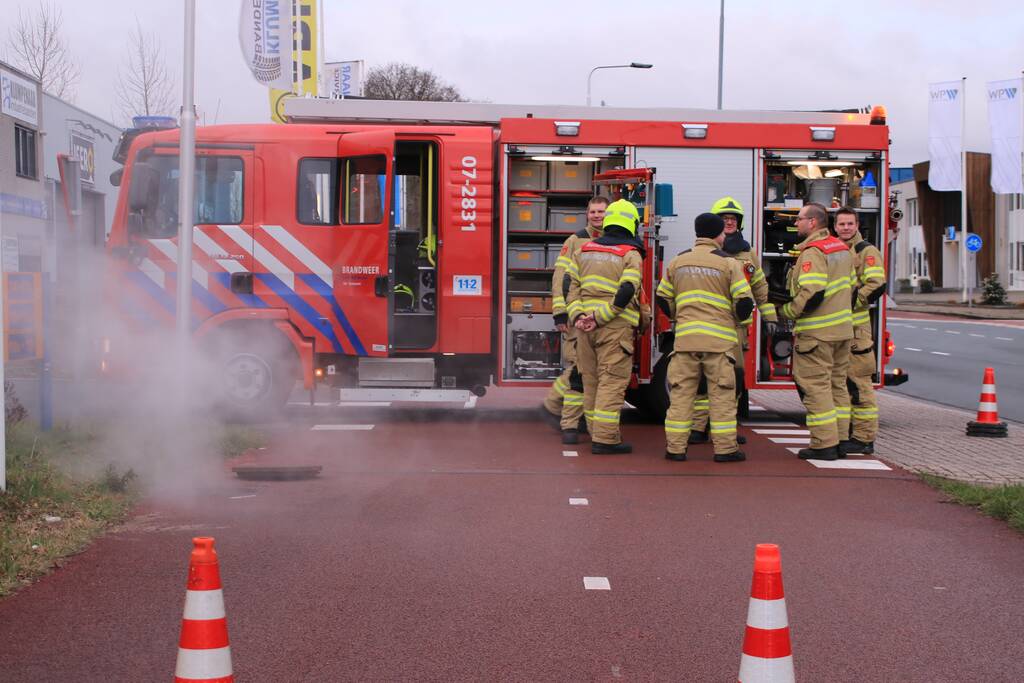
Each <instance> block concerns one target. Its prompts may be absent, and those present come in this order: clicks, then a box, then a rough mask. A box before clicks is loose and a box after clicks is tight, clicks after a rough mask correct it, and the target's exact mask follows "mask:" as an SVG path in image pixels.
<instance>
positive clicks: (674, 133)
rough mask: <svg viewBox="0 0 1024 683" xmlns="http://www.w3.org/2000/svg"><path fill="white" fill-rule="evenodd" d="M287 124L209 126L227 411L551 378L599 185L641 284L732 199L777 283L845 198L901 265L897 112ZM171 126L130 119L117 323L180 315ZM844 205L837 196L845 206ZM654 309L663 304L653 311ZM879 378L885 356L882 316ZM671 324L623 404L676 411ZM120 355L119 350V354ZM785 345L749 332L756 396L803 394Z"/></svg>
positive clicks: (657, 336)
mask: <svg viewBox="0 0 1024 683" xmlns="http://www.w3.org/2000/svg"><path fill="white" fill-rule="evenodd" d="M286 113H287V115H288V119H289V123H288V124H286V125H274V124H266V125H262V124H254V125H224V126H210V127H203V128H200V129H199V130H198V133H197V155H198V159H197V166H196V182H197V184H196V209H195V216H194V218H195V227H194V231H193V259H194V261H193V268H192V277H193V286H192V293H193V297H192V301H191V304H190V305H191V312H192V321H193V327H194V330H195V338H196V340H197V342H198V343H199V344H200V345H201V346H203V347H205V348H209V349H211V350H213V352H214V354H215V357H216V359H217V362H218V363H219V364H220V371H219V372H220V375H221V376H222V377H223V380H222V382H221V384H222V386H221V391H222V392H223V394H224V397H225V399H226V400H227V401H228V402H229V403H230V405H233V406H235V407H236V408H238V409H239V410H244V411H260V410H264V409H266V408H268V407H273V406H276V405H278V404H280V403H281V402H282V401H283V400H284V399H285V397H286V396H287V395H288V393H289V392H290V391H291V390H292V389H293V387H294V384H295V380H296V379H301V380H302V382H303V383H304V385H305V386H306V387H307V388H313V387H314V386H315V385H316V384H317V383H318V382H329V383H330V384H332V385H334V386H337V387H341V388H342V390H343V391H348V392H351V391H352V390H355V389H361V390H365V392H364V395H374V394H376V395H377V396H380V395H381V394H382V393H386V394H387V396H388V397H389V398H391V399H398V398H399V396H400V395H401V394H402V393H403V392H406V393H408V392H410V391H412V392H414V393H415V395H416V396H417V397H418V398H419V399H421V400H422V399H427V398H431V397H433V396H434V395H436V394H441V392H448V393H447V394H446V395H449V396H450V392H452V391H459V392H464V393H465V394H466V395H467V396H468V394H469V392H472V393H474V394H476V395H482V394H483V393H484V391H485V390H486V387H488V386H489V385H492V384H497V385H502V386H512V385H515V386H537V385H542V384H547V383H550V381H551V380H552V379H553V378H554V377H556V376H557V375H558V373H559V371H560V367H561V350H560V344H559V335H558V333H557V332H556V331H555V330H554V328H553V323H552V318H551V315H550V307H551V301H550V296H549V292H550V281H551V270H552V266H553V263H554V260H555V258H556V257H557V255H558V252H559V248H560V246H561V243H562V241H563V240H564V239H565V238H566V236H567V235H569V234H571V233H573V232H575V231H577V230H579V229H581V228H583V227H584V226H585V225H586V217H585V215H586V205H587V201H588V199H589V198H590V197H591V196H592V195H593V194H595V193H599V194H605V195H607V196H610V197H612V198H613V199H614V198H619V197H626V198H628V199H630V200H632V201H633V202H635V203H636V204H637V206H638V207H639V208H640V209H641V215H642V216H643V225H642V227H641V232H640V234H641V236H642V238H643V239H644V241H645V242H646V244H647V247H648V249H647V253H648V257H647V260H646V261H645V265H644V275H643V287H644V289H645V291H646V292H647V293H652V292H654V290H655V289H656V286H657V283H658V279H659V277H660V274H661V272H662V267H663V264H664V263H665V262H666V261H667V260H668V259H671V258H672V257H673V256H674V255H675V254H677V253H678V252H680V251H683V250H684V249H687V248H689V246H690V245H691V244H692V243H693V239H694V236H693V230H692V225H693V218H694V217H695V216H696V215H697V214H698V213H701V212H704V211H706V210H708V208H709V207H710V206H711V204H712V203H713V202H714V201H715V200H717V199H718V198H720V197H723V196H726V195H729V196H732V197H734V198H735V199H737V200H738V201H739V202H740V203H741V204H742V205H743V207H744V210H745V215H744V221H743V228H744V235H745V237H746V239H747V240H748V241H750V243H751V244H752V247H753V250H754V252H755V253H756V254H758V255H759V256H760V259H761V262H762V264H763V268H764V271H765V274H766V276H767V278H768V281H769V284H770V287H771V289H772V291H773V292H775V293H778V294H779V295H780V296H781V295H783V294H784V291H785V276H786V272H787V269H788V268H789V267H790V266H791V265H792V263H793V261H794V255H793V253H792V252H791V250H792V248H793V245H794V244H795V243H796V241H797V240H796V233H795V228H794V227H793V226H794V221H793V219H794V218H795V215H796V213H797V211H798V210H799V208H800V206H802V205H803V203H804V202H805V201H820V202H822V203H824V204H825V205H826V206H830V207H838V206H840V205H851V206H853V207H854V208H855V209H856V211H857V213H858V216H859V218H860V224H861V229H862V232H863V234H864V236H865V237H866V238H867V239H868V240H870V241H871V242H873V243H874V244H876V245H877V246H878V247H879V248H880V249H881V250H882V253H883V254H884V255H886V256H887V255H888V250H889V243H890V236H891V235H894V234H895V233H894V231H893V228H894V227H895V223H894V222H893V221H892V217H891V216H890V215H889V206H888V201H887V186H888V173H887V172H888V146H889V137H888V135H889V129H888V127H887V126H886V125H885V114H884V110H881V109H880V108H876V110H874V111H873V112H872V113H871V114H864V113H846V112H730V111H709V110H675V109H672V110H669V109H611V108H579V107H559V106H556V107H549V106H536V107H534V106H504V105H492V104H473V103H437V102H382V101H369V100H322V99H293V100H290V101H289V102H288V104H287V105H286ZM177 154H178V131H177V130H176V129H173V128H171V129H165V130H155V131H154V130H139V129H132V130H129V131H127V132H126V133H125V135H124V137H123V138H122V140H121V144H120V145H119V148H118V152H117V154H116V158H117V159H118V160H119V161H121V162H122V163H123V164H124V167H123V169H122V170H121V171H118V172H117V173H116V174H115V175H117V176H119V177H118V178H117V179H116V180H117V181H119V182H120V184H121V188H122V192H121V196H120V199H119V202H118V206H117V212H116V215H115V220H114V225H113V229H112V231H111V235H110V240H109V253H110V254H111V256H112V258H111V259H110V261H111V263H112V264H113V267H112V269H111V274H112V275H113V276H114V282H116V285H117V286H116V290H115V291H116V304H117V309H118V314H119V316H120V317H122V318H124V319H126V320H128V321H129V324H131V325H137V326H140V327H146V328H151V327H152V326H154V325H170V324H171V323H172V321H173V319H174V315H175V284H174V276H175V274H176V272H177V264H176V255H177V246H176V244H177V234H178V222H179V221H178V216H177V181H178V157H177ZM833 210H834V209H833ZM659 315H660V313H659ZM872 320H873V324H874V325H875V331H876V339H878V340H880V343H879V349H880V353H878V354H877V357H878V376H877V379H878V381H879V385H881V384H883V383H887V382H888V383H891V382H893V381H900V380H902V379H905V375H901V373H899V371H896V372H895V373H892V374H890V375H886V372H885V370H886V366H887V364H888V362H889V360H890V357H891V355H892V351H893V346H892V343H891V341H890V339H889V335H888V332H887V331H886V328H885V306H884V299H883V300H882V301H880V302H879V303H878V304H876V308H875V309H874V310H873V315H872ZM668 327H669V326H668V323H667V321H666V320H664V319H663V318H662V319H659V320H657V321H656V324H655V326H654V328H653V329H652V330H651V331H650V332H648V333H647V334H646V335H645V336H644V338H643V339H641V340H640V343H638V344H637V355H636V363H635V377H634V381H633V382H632V386H631V392H630V401H631V402H633V403H634V404H635V405H638V406H641V407H645V408H647V409H649V410H651V411H652V412H654V413H656V414H657V413H663V411H664V409H665V407H666V406H667V391H666V385H665V368H666V365H667V362H666V360H667V358H666V356H665V355H664V353H663V352H664V351H665V336H666V335H664V334H661V333H662V332H664V331H665V330H667V329H668ZM116 346H117V344H116V343H115V344H113V346H111V345H110V344H107V346H106V348H108V349H109V350H110V358H108V359H107V361H108V362H109V363H116V353H117V348H116ZM791 352H792V343H791V337H790V336H789V335H781V336H777V337H776V338H772V339H769V338H767V337H766V335H764V334H763V333H762V330H761V326H760V324H759V322H758V321H755V324H754V325H753V333H752V335H751V343H750V348H749V351H748V352H747V355H746V359H745V372H744V384H745V386H746V387H747V388H758V389H775V388H792V387H793V383H792V377H791V374H790V363H789V360H790V356H791Z"/></svg>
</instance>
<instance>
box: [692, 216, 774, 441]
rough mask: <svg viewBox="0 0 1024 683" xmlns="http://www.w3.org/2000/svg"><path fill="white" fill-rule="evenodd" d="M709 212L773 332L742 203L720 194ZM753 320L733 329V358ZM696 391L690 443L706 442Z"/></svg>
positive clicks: (703, 404) (744, 345)
mask: <svg viewBox="0 0 1024 683" xmlns="http://www.w3.org/2000/svg"><path fill="white" fill-rule="evenodd" d="M711 213H713V214H715V215H717V216H721V218H722V220H723V221H725V231H724V233H723V234H724V235H725V238H724V239H725V241H724V242H722V246H721V250H722V251H724V252H725V253H727V254H729V256H731V257H733V258H734V259H736V260H738V261H739V262H740V264H741V265H742V266H743V273H744V275H745V276H746V278H747V282H748V283H750V289H751V291H752V292H753V295H754V301H755V302H756V303H757V310H758V312H759V313H760V317H761V320H762V321H763V322H764V326H765V333H766V334H768V335H774V334H775V332H776V329H777V324H776V321H777V320H778V316H777V314H776V311H775V304H773V303H771V302H770V301H768V281H767V280H766V279H765V277H764V271H762V270H761V264H760V262H759V261H758V259H757V257H756V256H754V254H753V252H752V251H751V250H750V243H749V242H747V241H746V240H745V239H743V205H742V204H740V203H739V202H738V201H737V200H736V199H734V198H732V197H722V198H721V199H719V200H718V201H717V202H715V203H714V204H712V205H711ZM752 322H753V320H750V319H748V320H744V321H743V322H741V323H740V325H739V326H738V327H737V328H736V333H737V334H738V335H739V338H740V345H739V346H738V347H737V349H736V360H737V362H738V363H740V364H742V363H743V359H744V352H745V351H746V350H747V349H748V348H749V346H750V342H749V330H750V325H751V323H752ZM701 388H702V389H703V390H702V391H701V392H700V393H699V394H697V400H696V401H694V404H693V408H694V415H693V429H692V430H691V432H690V443H707V441H708V431H707V429H708V395H707V391H706V389H705V388H704V387H701ZM742 392H743V387H740V386H738V387H736V400H737V403H738V402H739V397H740V394H741V393H742ZM736 440H737V441H738V442H739V443H740V444H744V443H746V441H747V440H746V438H745V437H743V436H737V437H736Z"/></svg>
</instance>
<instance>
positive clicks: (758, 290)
mask: <svg viewBox="0 0 1024 683" xmlns="http://www.w3.org/2000/svg"><path fill="white" fill-rule="evenodd" d="M731 256H732V257H733V258H734V259H736V260H737V261H739V262H740V264H742V266H743V274H744V275H746V276H747V282H749V283H750V291H751V292H752V293H753V295H754V301H755V302H756V303H757V310H758V311H759V312H760V313H761V318H762V319H764V320H778V315H777V313H776V311H775V304H773V303H772V302H770V301H768V280H766V279H765V277H764V271H763V270H761V264H760V263H759V262H758V260H757V257H756V256H754V253H753V252H751V251H750V250H744V251H738V252H736V253H735V254H731ZM743 322H744V323H747V324H749V323H750V322H752V321H751V320H744V321H743Z"/></svg>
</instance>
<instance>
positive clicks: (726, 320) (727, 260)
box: [656, 237, 754, 352]
mask: <svg viewBox="0 0 1024 683" xmlns="http://www.w3.org/2000/svg"><path fill="white" fill-rule="evenodd" d="M656 293H657V296H658V297H660V298H661V299H663V300H664V301H665V303H666V304H667V306H668V309H669V311H670V314H671V317H672V319H673V321H674V322H675V333H676V340H675V350H676V351H717V352H723V351H732V350H733V349H735V348H736V345H737V344H738V343H739V335H738V334H737V331H736V328H737V326H738V325H739V323H740V319H739V317H738V316H739V314H740V313H739V310H738V308H737V306H738V304H740V302H741V301H744V300H746V302H747V303H746V304H745V305H742V306H740V307H739V308H740V309H742V310H743V314H744V318H745V317H747V316H748V315H749V311H750V310H753V304H754V301H753V294H752V292H751V288H750V284H749V283H748V282H747V278H746V275H745V274H744V271H743V266H742V264H741V263H740V262H739V261H738V260H736V259H735V258H732V257H731V256H730V255H729V254H727V253H726V252H724V251H721V250H719V248H718V245H717V244H715V242H714V241H713V240H710V239H706V238H703V237H702V238H698V239H697V242H696V244H694V247H693V249H690V250H687V251H684V252H683V253H681V254H679V255H678V256H676V257H675V258H674V259H672V261H671V262H670V263H669V264H668V267H667V268H666V269H665V277H664V278H663V279H662V281H661V282H660V283H659V284H658V289H657V292H656Z"/></svg>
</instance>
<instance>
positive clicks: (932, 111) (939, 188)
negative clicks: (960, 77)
mask: <svg viewBox="0 0 1024 683" xmlns="http://www.w3.org/2000/svg"><path fill="white" fill-rule="evenodd" d="M963 106H964V93H963V81H946V82H944V83H929V84H928V157H929V159H930V161H931V163H930V164H929V166H928V186H929V187H931V188H932V189H933V190H935V191H936V192H946V191H950V190H959V189H960V163H961V161H960V154H961V152H962V151H963V123H964V115H963Z"/></svg>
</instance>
